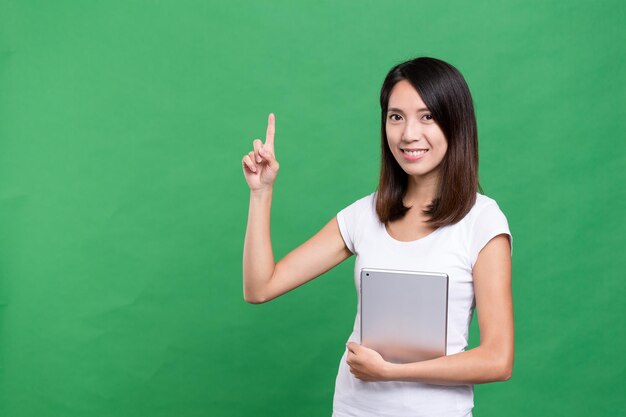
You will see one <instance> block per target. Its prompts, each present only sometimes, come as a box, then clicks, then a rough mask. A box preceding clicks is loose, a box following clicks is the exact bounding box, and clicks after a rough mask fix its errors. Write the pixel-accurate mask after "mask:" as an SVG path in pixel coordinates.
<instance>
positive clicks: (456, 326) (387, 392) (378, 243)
mask: <svg viewBox="0 0 626 417" xmlns="http://www.w3.org/2000/svg"><path fill="white" fill-rule="evenodd" d="M337 222H338V224H339V229H340V231H341V236H342V237H343V239H344V241H345V243H346V246H347V247H348V249H350V251H351V252H352V253H354V254H355V255H356V261H355V265H354V282H355V285H356V288H357V297H358V304H357V313H356V319H355V321H354V329H353V331H352V334H351V335H350V338H349V341H352V342H356V343H359V342H360V339H361V337H360V334H359V331H360V329H359V323H360V313H361V300H360V294H359V291H358V288H360V282H359V280H360V271H361V269H362V268H385V269H400V270H414V271H431V272H445V273H447V274H448V276H449V289H448V344H447V354H448V355H452V354H455V353H458V352H461V351H464V350H465V348H466V347H467V341H468V330H469V324H470V322H471V320H472V314H473V311H474V306H475V302H474V286H473V278H472V269H473V267H474V263H475V262H476V259H477V257H478V253H479V252H480V251H481V249H482V248H483V247H484V246H485V245H486V244H487V243H488V242H489V241H490V240H491V239H492V238H494V237H495V236H497V235H499V234H503V233H504V234H507V235H509V239H511V237H510V236H511V233H510V231H509V226H508V222H507V219H506V217H505V216H504V214H503V213H502V211H501V210H500V208H499V207H498V205H497V204H496V202H495V201H494V200H492V199H491V198H489V197H486V196H484V195H482V194H477V196H476V203H475V204H474V206H473V207H472V209H471V210H470V212H469V213H468V214H467V215H466V216H465V217H464V218H463V219H462V220H461V221H459V222H458V223H456V224H453V225H449V226H445V227H441V228H439V229H437V230H435V231H434V232H432V233H431V234H429V235H427V236H425V237H423V238H421V239H419V240H415V241H412V242H401V241H398V240H396V239H394V238H392V237H391V236H390V235H389V233H388V232H387V229H386V228H385V226H384V225H383V224H382V223H381V222H380V221H379V219H378V215H377V214H376V193H375V192H374V193H372V194H370V195H368V196H366V197H363V198H361V199H359V200H357V201H356V202H354V203H352V204H351V205H349V206H348V207H346V208H344V209H343V210H341V211H340V212H339V213H337ZM346 355H347V351H346V352H345V353H344V355H343V357H342V358H341V362H340V364H339V372H338V375H337V380H336V383H335V395H334V400H333V416H334V417H344V416H359V417H370V416H371V417H374V416H376V417H383V416H389V417H391V416H393V417H405V416H406V417H408V416H412V417H413V416H429V417H432V416H465V415H468V414H470V415H471V411H472V408H473V407H474V386H473V385H457V386H445V385H432V384H424V383H418V382H405V381H384V382H364V381H361V380H359V379H357V378H355V377H354V376H353V375H352V374H351V373H350V368H349V366H348V365H347V364H346Z"/></svg>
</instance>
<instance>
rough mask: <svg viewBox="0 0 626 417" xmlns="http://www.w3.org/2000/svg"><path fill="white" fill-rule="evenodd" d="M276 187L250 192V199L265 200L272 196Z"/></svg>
mask: <svg viewBox="0 0 626 417" xmlns="http://www.w3.org/2000/svg"><path fill="white" fill-rule="evenodd" d="M273 190H274V187H268V188H260V189H258V190H250V198H254V199H263V198H267V197H271V196H272V192H273Z"/></svg>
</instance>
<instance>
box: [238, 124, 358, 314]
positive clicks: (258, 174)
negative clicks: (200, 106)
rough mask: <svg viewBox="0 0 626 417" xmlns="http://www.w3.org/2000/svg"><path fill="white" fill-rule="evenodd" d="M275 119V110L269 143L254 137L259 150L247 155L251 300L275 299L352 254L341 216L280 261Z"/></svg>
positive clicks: (246, 265) (247, 294) (246, 267)
mask: <svg viewBox="0 0 626 417" xmlns="http://www.w3.org/2000/svg"><path fill="white" fill-rule="evenodd" d="M274 133H275V118H274V115H273V114H270V116H269V120H268V125H267V133H266V138H265V144H264V143H263V142H261V140H259V139H255V140H254V141H253V145H254V150H253V151H250V153H248V154H247V155H246V156H244V158H243V160H242V164H243V173H244V176H245V178H246V182H247V183H248V186H249V187H250V206H249V209H248V226H247V228H246V237H245V242H244V249H243V296H244V299H245V300H246V301H247V302H249V303H254V304H258V303H264V302H267V301H270V300H272V299H274V298H276V297H278V296H280V295H282V294H284V293H286V292H288V291H290V290H292V289H294V288H296V287H299V286H300V285H302V284H304V283H306V282H308V281H310V280H312V279H313V278H316V277H318V276H320V275H322V274H323V273H324V272H326V271H328V270H329V269H331V268H332V267H334V266H335V265H337V264H339V263H340V262H342V261H343V260H345V259H346V258H348V257H349V256H350V255H351V252H350V251H349V250H348V248H347V247H346V245H345V243H344V241H343V239H342V237H341V234H340V232H339V226H338V224H337V220H336V218H333V219H332V220H331V221H330V222H328V223H327V224H326V225H325V226H324V227H323V228H322V229H321V230H320V231H319V232H318V233H317V234H315V235H314V236H313V237H312V238H310V239H309V240H308V241H306V242H305V243H303V244H302V245H300V246H298V247H297V248H296V249H294V250H292V251H291V252H289V253H288V254H287V255H286V256H285V257H284V258H283V259H281V260H280V261H279V262H278V263H275V262H274V253H273V251H272V241H271V237H270V213H271V207H272V193H273V188H274V182H275V180H276V175H277V174H278V170H279V164H278V161H277V160H276V155H275V152H274Z"/></svg>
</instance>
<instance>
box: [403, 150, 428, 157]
mask: <svg viewBox="0 0 626 417" xmlns="http://www.w3.org/2000/svg"><path fill="white" fill-rule="evenodd" d="M427 151H428V149H420V150H419V151H407V150H404V149H403V150H402V152H404V153H405V154H407V155H411V156H417V155H424V154H425V153H426V152H427Z"/></svg>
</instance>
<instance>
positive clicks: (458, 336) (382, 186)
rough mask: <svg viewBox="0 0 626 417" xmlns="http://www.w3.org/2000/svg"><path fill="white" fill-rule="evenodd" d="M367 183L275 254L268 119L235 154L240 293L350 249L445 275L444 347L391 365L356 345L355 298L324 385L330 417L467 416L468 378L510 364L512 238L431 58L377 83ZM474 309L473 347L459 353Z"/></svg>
mask: <svg viewBox="0 0 626 417" xmlns="http://www.w3.org/2000/svg"><path fill="white" fill-rule="evenodd" d="M380 105H381V152H382V156H381V170H380V180H379V185H378V189H377V191H375V192H373V193H372V194H370V195H367V196H365V197H363V198H361V199H359V200H357V201H356V202H354V203H352V204H351V205H349V206H348V207H346V208H344V209H343V210H341V211H340V212H339V213H338V214H337V216H336V217H335V218H333V219H332V220H331V221H330V222H328V224H326V225H325V226H324V227H323V228H322V229H321V230H320V231H319V232H318V233H317V234H316V235H315V236H313V237H312V238H311V239H309V240H308V241H307V242H305V243H303V244H302V245H301V246H299V247H297V248H296V249H294V250H293V251H291V252H290V253H289V254H287V255H286V256H285V257H284V258H283V259H281V260H280V261H279V262H278V263H275V262H274V255H273V253H272V243H271V240H270V207H271V201H272V187H273V184H274V180H275V179H276V174H277V173H278V170H279V165H278V162H277V160H276V156H275V153H274V126H275V119H274V115H273V114H270V116H269V122H268V127H267V135H266V141H265V143H262V142H261V141H260V140H259V139H256V140H255V141H254V142H253V145H254V150H253V151H251V152H250V153H249V154H248V155H246V156H245V157H244V158H243V161H242V162H243V172H244V176H245V178H246V181H247V183H248V186H249V187H250V207H249V215H248V228H247V230H246V238H245V243H244V254H243V280H244V282H243V284H244V298H245V300H246V301H247V302H250V303H263V302H266V301H269V300H271V299H273V298H276V297H278V296H280V295H282V294H284V293H286V292H288V291H290V290H292V289H294V288H296V287H298V286H300V285H302V284H304V283H306V282H308V281H310V280H312V279H313V278H315V277H318V276H320V275H322V274H323V273H324V272H326V271H328V270H329V269H331V268H333V267H334V266H335V265H337V264H339V263H340V262H342V261H344V260H346V259H347V258H348V257H350V256H351V255H353V254H355V255H356V262H355V276H354V278H355V283H356V285H357V288H359V279H360V270H361V268H364V267H370V268H384V269H397V270H414V271H432V272H445V273H447V274H448V276H449V293H448V294H449V295H448V333H447V355H446V356H442V357H440V358H437V359H432V360H427V361H422V362H415V363H408V364H394V363H389V362H386V361H385V360H384V359H383V358H382V357H381V355H379V354H378V353H377V352H375V351H374V350H372V349H368V348H366V347H364V346H360V345H359V344H358V341H359V340H360V335H359V325H358V324H359V322H360V319H359V314H360V300H359V304H358V307H357V317H356V320H355V326H354V331H353V332H352V335H351V336H350V338H349V341H348V343H347V345H346V346H347V349H346V352H345V354H344V356H343V357H342V360H341V362H340V366H339V372H338V375H337V380H336V384H335V396H334V401H333V416H336V417H343V416H372V417H373V416H467V415H470V416H471V413H472V408H473V406H474V404H473V385H474V384H479V383H486V382H493V381H505V380H507V379H509V378H510V377H511V373H512V369H513V305H512V294H511V234H510V232H509V228H508V223H507V220H506V217H505V216H504V214H503V213H502V212H501V210H500V209H499V207H498V205H497V204H496V202H495V201H494V200H492V199H490V198H488V197H486V196H484V195H482V194H479V193H478V189H479V185H478V139H477V129H476V119H475V115H474V107H473V103H472V98H471V95H470V92H469V88H468V87H467V84H466V82H465V80H464V78H463V76H462V75H461V74H460V73H459V71H458V70H457V69H456V68H454V67H453V66H451V65H450V64H448V63H446V62H443V61H441V60H438V59H434V58H426V57H422V58H416V59H414V60H411V61H407V62H404V63H402V64H399V65H397V66H395V67H394V68H392V69H391V71H390V72H389V73H388V74H387V77H386V78H385V81H384V83H383V86H382V89H381V94H380ZM474 307H475V308H476V309H477V311H478V323H479V327H480V345H479V346H478V347H476V348H474V349H470V350H467V351H466V350H465V349H466V347H467V341H468V327H469V324H470V321H471V317H472V313H473V310H474Z"/></svg>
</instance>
